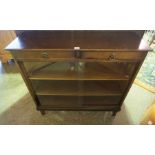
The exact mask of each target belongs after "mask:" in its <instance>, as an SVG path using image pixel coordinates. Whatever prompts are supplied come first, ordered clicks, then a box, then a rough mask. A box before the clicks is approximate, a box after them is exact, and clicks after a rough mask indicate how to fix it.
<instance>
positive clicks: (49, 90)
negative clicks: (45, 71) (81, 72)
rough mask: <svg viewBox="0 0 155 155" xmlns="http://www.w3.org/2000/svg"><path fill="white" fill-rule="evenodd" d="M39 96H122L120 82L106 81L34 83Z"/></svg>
mask: <svg viewBox="0 0 155 155" xmlns="http://www.w3.org/2000/svg"><path fill="white" fill-rule="evenodd" d="M33 86H34V88H35V90H36V94H37V95H63V96H120V95H122V92H121V90H120V86H119V82H113V81H111V82H104V81H34V82H33Z"/></svg>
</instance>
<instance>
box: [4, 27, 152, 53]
mask: <svg viewBox="0 0 155 155" xmlns="http://www.w3.org/2000/svg"><path fill="white" fill-rule="evenodd" d="M139 34H140V35H139ZM142 34H143V31H124V30H123V31H103V30H72V31H71V30H70V31H69V30H53V31H46V30H44V31H43V30H42V31H24V32H23V33H22V34H21V35H19V36H18V37H17V38H16V39H15V40H14V41H13V42H12V43H10V44H9V45H8V46H7V47H6V50H10V51H11V50H12V51H13V50H42V49H46V50H73V49H74V47H80V49H82V50H94V49H99V50H123V51H126V50H142V51H148V50H150V48H149V47H148V46H147V45H146V44H145V43H144V42H143V43H142V44H141V46H140V41H141V38H142Z"/></svg>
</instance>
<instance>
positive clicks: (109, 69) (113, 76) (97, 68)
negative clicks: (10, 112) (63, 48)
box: [29, 62, 129, 80]
mask: <svg viewBox="0 0 155 155" xmlns="http://www.w3.org/2000/svg"><path fill="white" fill-rule="evenodd" d="M38 65H39V64H38ZM42 65H43V64H42ZM75 66H76V68H75V70H71V63H65V62H57V63H54V64H51V65H48V66H46V67H45V68H42V69H40V70H36V71H33V72H32V73H31V75H30V76H29V78H30V79H31V80H128V79H129V76H128V75H127V74H125V73H124V72H125V71H124V66H123V64H119V63H85V65H84V66H83V68H82V67H81V68H80V67H79V68H78V67H77V64H76V65H75Z"/></svg>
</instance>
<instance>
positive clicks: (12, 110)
mask: <svg viewBox="0 0 155 155" xmlns="http://www.w3.org/2000/svg"><path fill="white" fill-rule="evenodd" d="M111 114H112V113H111V112H104V111H46V114H45V115H41V113H40V112H39V111H37V110H36V108H35V104H34V101H33V100H32V98H31V96H30V94H29V93H28V94H26V95H25V96H23V97H22V98H21V99H19V100H18V101H17V102H16V103H14V104H13V105H12V106H11V107H9V108H8V109H7V110H6V111H4V112H2V113H0V124H1V125H110V124H112V122H113V119H114V117H112V116H111Z"/></svg>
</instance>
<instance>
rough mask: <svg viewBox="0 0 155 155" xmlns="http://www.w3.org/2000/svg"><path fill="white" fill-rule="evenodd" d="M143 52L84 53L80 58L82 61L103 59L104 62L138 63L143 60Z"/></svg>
mask: <svg viewBox="0 0 155 155" xmlns="http://www.w3.org/2000/svg"><path fill="white" fill-rule="evenodd" d="M144 56H145V53H143V52H125V51H124V52H123V51H122V52H104V51H97V52H96V51H95V52H94V51H84V52H83V54H82V57H83V58H84V59H103V60H105V61H123V60H124V61H128V60H129V61H136V60H137V61H138V60H141V59H143V58H144Z"/></svg>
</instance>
